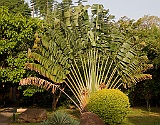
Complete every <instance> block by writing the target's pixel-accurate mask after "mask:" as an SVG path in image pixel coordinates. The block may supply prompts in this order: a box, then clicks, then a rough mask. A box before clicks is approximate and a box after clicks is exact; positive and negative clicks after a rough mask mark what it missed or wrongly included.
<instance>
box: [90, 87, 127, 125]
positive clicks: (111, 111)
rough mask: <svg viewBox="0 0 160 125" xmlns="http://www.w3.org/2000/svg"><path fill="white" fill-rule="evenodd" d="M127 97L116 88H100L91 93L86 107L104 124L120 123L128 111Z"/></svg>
mask: <svg viewBox="0 0 160 125" xmlns="http://www.w3.org/2000/svg"><path fill="white" fill-rule="evenodd" d="M129 107H130V104H129V99H128V96H127V95H125V94H124V93H123V92H121V91H120V90H118V89H102V90H99V91H97V92H95V93H92V94H91V96H90V98H89V102H88V104H87V108H88V110H89V111H90V112H93V113H95V114H97V115H98V116H99V117H100V118H101V119H102V120H103V121H104V122H105V123H106V124H117V123H122V121H123V119H124V118H125V117H126V115H127V113H128V111H129Z"/></svg>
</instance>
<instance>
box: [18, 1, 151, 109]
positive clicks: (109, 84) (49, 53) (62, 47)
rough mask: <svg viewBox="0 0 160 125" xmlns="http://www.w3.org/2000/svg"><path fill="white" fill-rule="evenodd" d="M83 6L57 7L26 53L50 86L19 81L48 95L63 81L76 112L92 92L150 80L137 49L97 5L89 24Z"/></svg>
mask: <svg viewBox="0 0 160 125" xmlns="http://www.w3.org/2000/svg"><path fill="white" fill-rule="evenodd" d="M88 7H89V6H84V5H82V4H81V3H79V5H78V6H75V7H72V6H71V7H70V6H68V7H67V9H66V8H64V6H63V4H59V5H58V6H57V8H56V10H55V11H54V12H53V15H52V16H53V17H52V18H51V19H50V20H48V21H50V23H48V24H50V25H49V27H46V28H45V31H46V32H45V33H44V34H42V36H41V40H40V42H37V43H36V46H37V48H36V50H32V51H29V57H31V58H33V59H35V60H36V61H37V63H28V64H27V67H28V68H30V69H32V70H35V71H37V72H39V73H40V74H42V75H43V76H44V77H45V78H46V80H48V81H50V83H49V82H48V81H44V80H42V81H43V82H37V80H38V81H39V80H40V79H37V78H33V77H32V78H27V79H23V80H22V81H21V82H20V84H21V85H26V84H27V82H28V81H29V80H31V81H32V82H33V83H34V85H38V86H44V87H45V88H52V90H53V92H55V89H57V88H59V89H60V90H61V88H60V87H59V86H60V85H61V83H64V82H65V83H66V85H67V86H68V87H69V88H70V89H71V91H72V92H73V94H74V96H75V97H76V99H77V101H78V105H77V107H78V108H79V109H80V111H83V110H84V109H85V106H86V104H87V99H88V98H89V96H90V94H91V93H92V92H95V91H98V89H101V88H119V87H120V86H121V85H126V86H131V85H132V84H135V83H137V82H138V81H141V80H145V79H150V78H151V75H150V74H143V72H144V71H146V70H147V69H148V68H150V67H151V66H152V65H149V64H147V62H146V60H147V59H146V58H143V57H141V55H140V54H139V52H140V50H141V49H142V47H141V45H140V44H135V43H134V42H136V40H135V39H133V38H132V37H129V36H125V35H124V34H122V33H121V32H120V31H119V29H118V28H117V27H115V25H113V24H112V22H111V19H112V16H111V15H109V14H108V10H105V9H104V8H103V5H99V4H94V5H93V6H92V7H91V9H92V14H93V16H92V22H90V20H89V16H88V12H87V9H88ZM59 8H62V9H59ZM64 9H66V11H64ZM51 22H53V23H52V24H51ZM108 26H110V28H108ZM111 29H112V30H113V31H112V30H111ZM138 48H139V49H138ZM40 81H41V80H40ZM32 82H30V83H29V84H31V83H32ZM43 83H44V84H43ZM57 85H59V86H57ZM63 92H64V91H63Z"/></svg>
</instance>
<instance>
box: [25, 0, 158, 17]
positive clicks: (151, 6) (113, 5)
mask: <svg viewBox="0 0 160 125" xmlns="http://www.w3.org/2000/svg"><path fill="white" fill-rule="evenodd" d="M25 1H29V0H25ZM57 1H58V2H60V1H61V0H57ZM73 1H75V0H73ZM85 4H89V5H92V4H103V6H104V8H105V9H109V13H110V14H111V15H114V16H115V19H116V20H118V19H120V18H121V17H123V16H127V17H129V18H131V19H134V20H137V19H139V18H141V17H143V16H144V15H150V16H158V17H160V0H88V2H87V3H85Z"/></svg>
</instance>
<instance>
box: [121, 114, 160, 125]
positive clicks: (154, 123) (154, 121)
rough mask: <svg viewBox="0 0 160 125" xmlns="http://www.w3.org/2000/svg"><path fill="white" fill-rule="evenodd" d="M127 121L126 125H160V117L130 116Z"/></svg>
mask: <svg viewBox="0 0 160 125" xmlns="http://www.w3.org/2000/svg"><path fill="white" fill-rule="evenodd" d="M127 121H128V123H129V124H126V125H160V116H129V117H128V118H127ZM124 125H125V124H124Z"/></svg>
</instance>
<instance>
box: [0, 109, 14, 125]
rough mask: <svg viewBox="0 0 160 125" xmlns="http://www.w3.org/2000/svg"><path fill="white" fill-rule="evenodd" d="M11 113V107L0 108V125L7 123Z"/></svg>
mask: <svg viewBox="0 0 160 125" xmlns="http://www.w3.org/2000/svg"><path fill="white" fill-rule="evenodd" d="M12 115H13V108H5V109H1V110H0V125H9V123H10V122H11V120H12V119H9V118H10V117H12Z"/></svg>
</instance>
